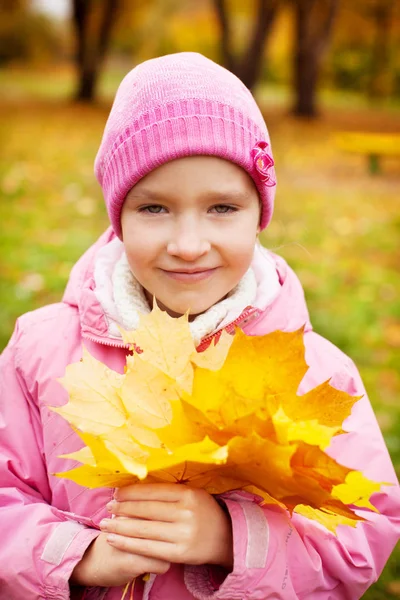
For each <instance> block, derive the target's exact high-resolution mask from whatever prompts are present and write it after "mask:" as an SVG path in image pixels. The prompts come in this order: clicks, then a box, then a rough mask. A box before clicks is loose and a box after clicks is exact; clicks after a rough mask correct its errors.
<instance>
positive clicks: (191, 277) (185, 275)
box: [162, 267, 218, 283]
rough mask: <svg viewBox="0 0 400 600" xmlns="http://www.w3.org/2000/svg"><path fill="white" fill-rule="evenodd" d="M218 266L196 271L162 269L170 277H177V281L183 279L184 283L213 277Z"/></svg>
mask: <svg viewBox="0 0 400 600" xmlns="http://www.w3.org/2000/svg"><path fill="white" fill-rule="evenodd" d="M217 268H218V267H215V268H214V269H207V270H205V271H196V272H194V273H190V272H182V271H164V269H162V271H163V273H165V274H166V275H167V276H168V277H171V279H175V280H176V281H182V282H183V283H197V282H198V281H203V280H204V279H207V278H208V277H211V275H213V273H215V271H216V270H217Z"/></svg>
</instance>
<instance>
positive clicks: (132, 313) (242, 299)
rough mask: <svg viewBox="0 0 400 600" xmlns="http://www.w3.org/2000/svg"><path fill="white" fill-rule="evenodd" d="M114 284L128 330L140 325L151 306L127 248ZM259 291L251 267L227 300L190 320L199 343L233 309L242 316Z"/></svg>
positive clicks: (122, 321) (121, 320)
mask: <svg viewBox="0 0 400 600" xmlns="http://www.w3.org/2000/svg"><path fill="white" fill-rule="evenodd" d="M112 284H113V294H114V302H115V307H116V309H117V312H118V315H119V321H120V324H121V325H122V327H123V328H124V329H126V330H128V331H131V330H134V329H136V328H137V327H138V325H139V315H140V314H148V313H149V312H150V311H151V308H150V306H149V303H148V301H147V299H146V296H145V294H144V290H143V287H142V286H141V285H140V283H139V282H138V280H137V279H136V278H135V277H134V276H133V274H132V272H131V270H130V267H129V264H128V259H127V257H126V254H125V252H123V254H122V256H121V258H120V259H119V260H118V261H117V263H116V265H115V267H114V272H113V275H112ZM256 294H257V282H256V278H255V275H254V272H253V270H252V269H251V268H250V269H248V271H247V272H246V273H245V274H244V276H243V277H242V279H241V280H240V281H239V283H238V284H237V286H236V287H235V288H234V289H233V290H232V291H231V292H230V293H229V294H228V295H227V296H226V298H224V300H221V301H220V302H217V303H216V304H214V305H213V306H211V308H209V309H208V310H206V311H205V312H204V313H202V314H201V315H198V316H197V317H195V318H194V319H193V321H192V322H191V323H190V324H189V325H190V330H191V332H192V336H193V339H194V341H195V343H196V344H198V343H199V342H200V340H201V339H202V338H204V337H205V336H207V335H209V334H210V333H212V332H213V331H215V330H216V329H218V327H219V325H220V324H221V323H222V321H223V320H224V319H225V318H226V316H227V315H228V313H229V312H231V311H232V310H233V309H234V311H235V314H237V316H239V315H240V313H241V312H242V311H243V310H244V309H245V308H246V307H247V306H250V305H252V304H253V302H254V300H255V297H256Z"/></svg>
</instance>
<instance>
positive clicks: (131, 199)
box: [0, 53, 400, 600]
mask: <svg viewBox="0 0 400 600" xmlns="http://www.w3.org/2000/svg"><path fill="white" fill-rule="evenodd" d="M269 143H270V142H269V136H268V131H267V129H266V126H265V123H264V121H263V118H262V116H261V113H260V111H259V109H258V107H257V105H256V104H255V101H254V99H253V97H252V96H251V94H250V92H249V91H248V90H247V89H246V88H245V87H244V85H243V84H242V83H241V82H240V81H239V80H238V79H237V78H236V77H235V76H234V75H232V74H231V73H229V72H228V71H226V70H225V69H223V68H222V67H220V66H218V65H216V64H214V63H213V62H211V61H210V60H208V59H206V58H204V57H203V56H201V55H198V54H192V53H184V54H177V55H172V56H164V57H162V58H157V59H154V60H150V61H148V62H145V63H143V64H141V65H139V66H138V67H136V68H135V69H134V70H133V71H131V72H130V73H129V74H128V75H127V76H126V78H125V79H124V81H123V82H122V83H121V86H120V88H119V90H118V92H117V95H116V98H115V102H114V105H113V107H112V110H111V113H110V116H109V119H108V122H107V125H106V128H105V132H104V137H103V140H102V143H101V146H100V149H99V152H98V155H97V158H96V163H95V171H96V176H97V178H98V180H99V182H100V185H101V186H102V189H103V193H104V198H105V201H106V204H107V209H108V214H109V217H110V221H111V226H112V227H111V228H110V229H109V230H108V231H107V232H106V233H105V234H103V236H102V237H101V238H100V239H99V240H98V242H97V243H96V244H95V245H94V246H93V247H92V248H91V249H90V250H88V252H86V254H85V255H84V256H83V257H82V258H81V260H80V261H79V262H78V263H77V265H76V266H75V267H74V269H73V271H72V273H71V278H70V281H69V283H68V286H67V289H66V291H65V295H64V298H63V301H62V302H61V303H59V304H55V305H52V306H47V307H44V308H42V309H40V310H37V311H35V312H33V313H29V314H27V315H24V316H23V317H21V318H20V319H19V321H18V323H17V326H16V329H15V332H14V334H13V336H12V339H11V341H10V343H9V345H8V347H7V349H6V350H5V351H4V354H3V356H2V367H1V405H0V406H1V413H0V443H1V454H2V456H1V463H0V482H1V486H2V488H1V496H0V499H1V502H0V506H1V510H0V518H1V521H0V526H1V532H2V543H1V547H0V598H1V600H11V599H12V600H27V599H29V600H39V599H43V598H45V599H46V600H64V599H67V598H70V597H73V598H80V597H82V596H84V597H85V598H98V599H100V598H104V599H107V600H116V599H118V600H119V599H120V598H121V596H122V592H123V589H124V586H125V585H126V584H127V583H128V582H130V581H131V580H133V579H134V578H136V577H137V578H138V579H137V582H136V586H135V598H136V597H137V598H146V599H150V600H175V599H179V600H189V599H193V598H197V599H205V598H210V599H211V598H212V599H215V600H217V599H218V600H222V599H225V600H239V599H242V598H247V599H248V600H264V599H266V598H276V599H287V600H294V599H297V598H298V599H309V600H323V599H326V600H328V599H331V600H343V599H344V598H347V599H351V600H355V599H357V598H360V597H361V596H362V594H363V592H364V591H365V590H366V589H367V588H368V587H369V586H370V585H371V583H372V582H374V581H375V580H376V579H377V578H378V576H379V574H380V572H381V570H382V568H383V566H384V564H385V562H386V560H387V558H388V556H389V554H390V552H391V551H392V549H393V547H394V545H395V544H396V542H397V540H398V538H399V533H400V492H399V487H398V484H397V481H396V476H395V473H394V470H393V467H392V465H391V462H390V458H389V455H388V452H387V450H386V447H385V444H384V442H383V439H382V436H381V433H380V430H379V427H378V425H377V422H376V420H375V417H374V414H373V411H372V409H371V406H370V404H369V402H368V400H367V397H366V395H365V391H364V388H363V386H362V383H361V381H360V378H359V375H358V373H357V370H356V369H355V367H354V365H353V364H352V362H351V360H350V359H349V358H347V357H346V356H344V355H343V354H342V353H341V352H340V351H339V350H338V349H337V348H335V347H334V346H333V345H332V344H330V343H329V342H328V341H326V340H325V339H323V338H321V337H320V336H319V335H318V334H316V333H314V332H313V331H312V327H311V324H310V321H309V317H308V313H307V308H306V306H305V302H304V296H303V291H302V289H301V286H300V283H299V281H298V280H297V278H296V276H295V275H294V273H293V272H292V271H291V270H290V268H289V267H288V266H287V265H286V264H285V262H284V261H283V260H282V259H281V258H279V257H278V256H276V255H273V254H272V253H270V252H269V251H267V250H265V249H263V248H262V247H261V246H260V245H259V244H258V243H257V234H258V232H259V231H260V230H261V229H263V228H264V227H266V226H267V225H268V223H269V221H270V219H271V216H272V210H273V202H274V192H275V172H274V167H273V165H274V163H273V159H272V155H271V149H270V145H269ZM153 298H156V299H157V302H158V304H159V306H160V307H162V309H163V310H165V311H167V312H168V313H169V314H170V315H172V316H178V315H182V314H183V313H185V312H186V311H187V310H188V309H190V315H191V318H190V319H191V330H192V334H193V336H194V339H195V340H196V342H197V343H198V345H201V342H202V340H203V339H204V337H205V336H209V335H210V334H212V333H214V332H217V331H219V330H221V329H223V328H224V327H226V326H227V325H229V324H231V323H232V322H235V323H236V324H238V325H239V326H241V327H242V328H243V329H244V331H245V332H246V333H247V334H249V335H263V334H266V333H268V332H271V331H273V330H277V329H280V330H284V331H293V330H296V329H298V328H300V327H303V326H304V327H305V336H304V338H305V346H306V359H307V363H308V365H309V370H308V372H307V375H306V376H305V378H304V380H303V381H302V383H301V386H300V389H299V393H300V394H303V393H305V392H306V391H308V390H309V389H311V388H313V387H315V386H317V385H318V384H320V383H322V382H324V381H326V380H328V379H331V381H332V385H333V386H334V387H337V388H339V389H342V390H345V391H347V392H349V393H350V394H352V395H359V396H362V399H361V400H360V401H359V402H357V403H356V405H355V407H354V409H353V412H352V414H351V416H350V417H349V418H348V420H347V422H346V430H347V431H349V433H348V434H347V435H342V436H339V437H337V438H334V440H333V441H332V444H331V446H330V448H329V453H330V454H331V456H333V457H334V458H336V459H337V460H338V461H339V462H342V463H344V464H345V465H347V466H349V467H351V468H353V469H359V470H362V471H363V472H364V473H365V474H366V475H367V477H369V478H371V479H373V480H377V481H385V482H387V483H388V484H392V485H387V486H384V487H383V489H382V491H381V492H380V493H378V494H375V495H374V496H373V499H372V501H373V504H374V505H375V506H376V508H377V509H378V511H379V512H376V513H375V512H372V511H366V510H359V513H360V514H361V515H362V516H364V517H365V519H366V521H365V522H362V523H359V524H358V525H357V527H356V528H355V529H353V528H350V527H344V526H343V527H339V528H338V536H337V537H335V536H334V535H332V534H330V533H329V532H328V531H327V530H325V529H324V528H323V527H322V526H320V525H318V524H317V523H316V522H313V521H310V520H308V519H306V518H305V517H302V516H299V515H294V516H293V518H291V519H290V518H289V517H288V515H287V514H286V512H284V511H282V510H278V509H277V508H273V507H271V506H268V505H267V506H261V505H260V499H259V498H257V497H254V496H252V495H250V494H246V493H242V492H239V491H238V492H232V493H229V494H224V495H223V496H221V497H220V498H218V499H216V498H214V497H212V496H211V495H209V494H208V493H206V492H205V491H203V490H194V489H190V488H187V487H185V486H182V485H177V484H166V485H163V484H159V485H146V484H143V485H131V486H128V487H125V488H123V489H118V490H116V491H115V493H114V491H113V490H110V489H108V488H107V489H96V490H89V489H85V488H83V487H80V486H78V485H76V484H74V483H72V482H71V481H68V480H66V479H59V478H55V477H53V476H52V475H51V474H52V473H55V472H59V471H65V470H67V469H69V468H72V467H73V466H75V463H74V461H72V460H69V461H67V460H66V459H62V458H59V456H60V455H63V454H67V453H70V452H73V451H75V450H77V449H79V447H80V446H81V442H80V439H79V438H78V436H77V435H76V434H75V432H74V431H73V430H72V429H71V428H70V426H69V425H68V424H67V422H66V421H64V419H63V418H62V417H60V416H59V415H57V414H56V413H54V412H53V411H51V410H50V409H49V406H54V405H58V406H60V405H63V404H65V403H66V402H67V400H68V398H67V394H66V392H65V390H64V389H63V387H62V386H61V385H60V383H59V382H58V381H57V379H58V378H59V377H62V376H63V375H64V372H65V368H66V366H67V365H68V364H70V363H73V362H76V361H78V360H79V359H80V357H81V355H82V343H84V344H85V346H86V347H87V348H88V349H89V351H90V353H91V354H93V356H95V357H96V358H97V359H99V360H101V361H103V362H104V363H105V364H107V365H108V366H109V367H111V368H113V369H114V370H116V371H120V372H122V370H123V365H124V364H125V356H126V352H127V349H126V347H124V344H123V342H122V339H121V337H120V334H119V329H118V326H122V327H123V328H125V329H134V328H135V327H136V326H137V323H138V314H139V313H141V312H148V311H150V307H151V306H152V301H153ZM111 515H114V516H115V518H113V519H111V518H109V517H110V516H111ZM144 573H151V574H152V575H151V576H150V579H149V580H148V581H147V582H146V583H145V584H143V582H142V578H141V577H140V576H141V575H142V574H144Z"/></svg>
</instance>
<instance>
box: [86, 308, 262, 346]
mask: <svg viewBox="0 0 400 600" xmlns="http://www.w3.org/2000/svg"><path fill="white" fill-rule="evenodd" d="M259 314H260V311H259V310H258V309H257V308H253V307H250V306H248V307H247V308H245V309H244V311H243V312H242V313H241V314H240V315H239V317H237V318H236V319H235V320H234V321H231V322H230V323H227V325H225V326H224V327H222V329H218V330H217V331H214V333H212V334H210V335H208V336H206V337H205V338H203V339H202V340H201V342H200V344H199V345H198V346H197V351H198V352H201V351H202V350H203V349H204V348H207V346H208V345H209V344H210V343H211V342H212V340H213V339H214V338H215V337H216V336H218V335H220V334H221V332H222V331H224V330H225V331H227V332H228V333H231V332H232V330H234V328H235V327H236V326H238V325H239V324H240V323H242V324H243V325H245V324H246V323H247V322H248V321H249V320H250V317H252V318H257V317H258V316H259ZM82 337H83V338H84V339H86V340H89V341H90V342H95V343H97V344H103V346H111V347H113V348H125V349H126V350H129V345H128V344H124V343H123V342H118V341H111V340H108V339H106V338H101V337H98V336H95V335H88V334H86V333H84V334H82Z"/></svg>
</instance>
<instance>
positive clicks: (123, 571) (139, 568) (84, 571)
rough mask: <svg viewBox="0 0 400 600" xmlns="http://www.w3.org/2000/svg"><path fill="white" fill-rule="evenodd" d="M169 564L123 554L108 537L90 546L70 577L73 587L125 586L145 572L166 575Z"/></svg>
mask: <svg viewBox="0 0 400 600" xmlns="http://www.w3.org/2000/svg"><path fill="white" fill-rule="evenodd" d="M169 567H170V563H168V562H165V561H162V560H158V559H155V558H148V557H146V556H137V555H135V554H132V553H129V552H122V551H121V550H118V549H117V548H114V547H112V546H110V544H109V543H108V542H107V535H106V534H104V533H100V535H99V536H98V537H97V538H96V539H95V540H94V541H93V542H92V543H91V544H90V546H89V547H88V549H87V550H86V552H85V554H84V555H83V558H82V560H81V561H80V562H79V563H78V564H77V565H76V567H75V569H74V570H73V572H72V575H71V577H70V580H69V581H70V584H71V585H82V586H89V587H96V586H99V587H113V586H120V585H125V584H127V583H129V582H131V581H132V580H133V579H135V578H136V577H139V576H140V575H143V574H144V573H157V574H162V573H166V572H167V571H168V569H169Z"/></svg>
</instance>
